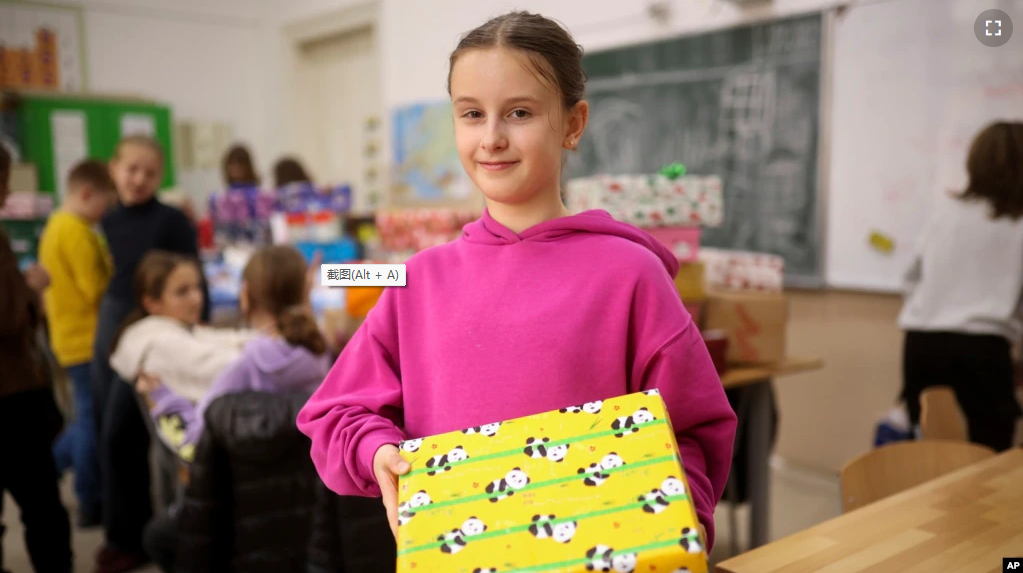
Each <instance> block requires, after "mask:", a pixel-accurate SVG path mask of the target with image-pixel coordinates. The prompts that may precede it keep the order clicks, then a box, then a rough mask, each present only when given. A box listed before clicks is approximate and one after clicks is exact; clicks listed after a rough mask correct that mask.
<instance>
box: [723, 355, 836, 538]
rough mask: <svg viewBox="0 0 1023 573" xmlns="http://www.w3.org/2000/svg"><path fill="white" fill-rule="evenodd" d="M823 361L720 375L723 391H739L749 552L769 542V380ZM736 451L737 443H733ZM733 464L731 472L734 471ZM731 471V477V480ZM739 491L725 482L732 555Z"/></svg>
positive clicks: (797, 361) (732, 483) (794, 360)
mask: <svg viewBox="0 0 1023 573" xmlns="http://www.w3.org/2000/svg"><path fill="white" fill-rule="evenodd" d="M823 367H824V362H823V361H821V360H819V359H816V358H789V359H787V360H785V362H782V363H781V364H773V365H769V366H751V367H742V368H732V369H730V370H728V371H727V372H725V374H724V375H723V376H721V384H722V385H723V386H724V387H725V390H734V391H738V394H739V396H738V403H737V404H736V405H735V412H736V414H737V415H738V417H739V425H740V428H741V429H742V430H743V431H742V436H744V441H745V446H746V473H747V479H746V483H747V485H746V487H747V491H748V492H749V505H750V520H749V540H750V541H749V549H753V548H756V547H760V546H761V545H764V544H766V543H767V542H768V540H769V539H770V531H769V530H768V522H769V521H770V509H771V508H770V498H771V471H770V467H769V465H770V458H771V403H772V389H771V380H772V379H773V378H774V377H776V376H784V375H786V374H796V373H798V372H807V371H809V370H816V369H818V368H823ZM735 446H736V450H738V447H739V444H738V443H736V445H735ZM734 467H735V466H734V462H733V470H734ZM734 473H735V472H734V471H733V472H732V475H733V477H734ZM738 499H739V491H738V489H737V487H736V482H735V480H734V479H729V480H728V485H727V487H726V488H725V500H726V501H731V514H730V518H729V538H730V539H731V543H732V546H731V553H732V555H736V554H738V553H739V551H740V549H739V545H738V543H739V541H738V538H739V535H738V531H736V527H735V522H736V517H735V511H734V510H735V506H736V505H737V504H738V502H737V501H736V500H738Z"/></svg>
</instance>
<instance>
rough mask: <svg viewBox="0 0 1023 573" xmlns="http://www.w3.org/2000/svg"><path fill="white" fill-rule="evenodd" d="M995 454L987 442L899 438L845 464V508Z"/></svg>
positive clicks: (843, 472)
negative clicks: (985, 444) (902, 440)
mask: <svg viewBox="0 0 1023 573" xmlns="http://www.w3.org/2000/svg"><path fill="white" fill-rule="evenodd" d="M994 455H995V452H994V450H991V449H990V448H987V447H985V446H979V445H977V444H971V443H969V442H960V441H950V440H920V441H912V442H896V443H893V444H890V445H887V446H883V447H880V448H877V449H875V450H871V451H870V452H867V453H865V454H863V455H862V456H860V457H858V458H856V459H854V460H852V461H851V462H849V463H847V464H846V465H845V467H843V468H842V475H841V482H842V510H843V511H846V512H848V511H852V510H854V509H857V508H860V507H863V506H864V505H867V504H870V503H873V502H875V501H878V500H880V499H883V498H885V497H888V496H890V495H894V494H896V493H899V492H901V491H903V490H907V489H909V488H911V487H913V486H916V485H920V484H922V483H924V482H926V481H930V480H932V479H934V478H937V477H940V476H942V475H944V474H947V473H950V472H953V471H955V470H957V469H960V468H963V467H966V466H968V465H970V464H973V463H976V462H979V461H981V460H985V459H987V458H990V457H993V456H994Z"/></svg>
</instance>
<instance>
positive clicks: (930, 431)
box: [920, 386, 969, 442]
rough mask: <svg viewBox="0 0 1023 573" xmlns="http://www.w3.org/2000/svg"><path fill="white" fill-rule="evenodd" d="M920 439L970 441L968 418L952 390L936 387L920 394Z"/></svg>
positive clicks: (945, 387)
mask: <svg viewBox="0 0 1023 573" xmlns="http://www.w3.org/2000/svg"><path fill="white" fill-rule="evenodd" d="M920 437H921V438H923V439H924V440H959V441H961V442H966V441H969V434H968V433H967V430H966V418H965V417H964V416H963V412H962V410H961V409H960V408H959V402H957V401H956V395H955V392H954V391H952V389H951V388H949V387H947V386H935V387H933V388H928V389H926V390H924V391H923V392H921V393H920Z"/></svg>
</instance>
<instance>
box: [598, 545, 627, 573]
mask: <svg viewBox="0 0 1023 573" xmlns="http://www.w3.org/2000/svg"><path fill="white" fill-rule="evenodd" d="M586 559H587V560H588V563H586V570H587V571H605V572H611V571H613V572H614V573H632V572H633V571H635V570H636V554H635V553H621V554H616V553H615V552H614V549H612V548H611V547H608V546H607V545H597V546H596V547H592V548H590V549H589V550H587V551H586Z"/></svg>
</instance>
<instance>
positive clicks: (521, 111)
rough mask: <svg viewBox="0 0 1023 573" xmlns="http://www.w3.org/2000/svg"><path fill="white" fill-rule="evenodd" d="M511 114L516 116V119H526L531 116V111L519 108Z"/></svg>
mask: <svg viewBox="0 0 1023 573" xmlns="http://www.w3.org/2000/svg"><path fill="white" fill-rule="evenodd" d="M511 114H512V116H514V117H515V119H526V118H527V117H529V112H528V111H526V110H524V109H517V110H515V111H513V112H511Z"/></svg>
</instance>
